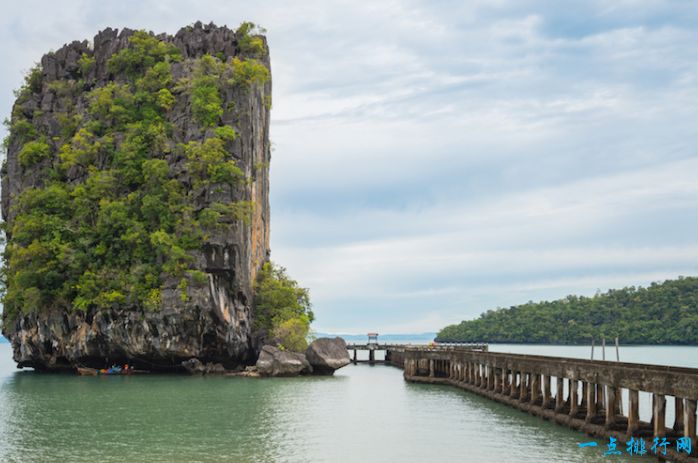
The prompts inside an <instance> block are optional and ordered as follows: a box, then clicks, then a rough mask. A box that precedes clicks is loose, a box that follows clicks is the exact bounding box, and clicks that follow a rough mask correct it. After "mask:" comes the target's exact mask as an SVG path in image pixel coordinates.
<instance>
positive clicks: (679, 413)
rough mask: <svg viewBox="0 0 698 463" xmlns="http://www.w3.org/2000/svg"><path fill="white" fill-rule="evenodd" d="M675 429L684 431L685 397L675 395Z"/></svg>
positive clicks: (679, 431)
mask: <svg viewBox="0 0 698 463" xmlns="http://www.w3.org/2000/svg"><path fill="white" fill-rule="evenodd" d="M674 431H676V432H678V433H681V432H683V398H681V397H674Z"/></svg>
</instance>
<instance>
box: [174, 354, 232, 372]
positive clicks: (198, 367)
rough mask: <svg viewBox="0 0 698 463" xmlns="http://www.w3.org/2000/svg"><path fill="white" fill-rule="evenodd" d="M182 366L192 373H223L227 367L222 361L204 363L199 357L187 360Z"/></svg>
mask: <svg viewBox="0 0 698 463" xmlns="http://www.w3.org/2000/svg"><path fill="white" fill-rule="evenodd" d="M182 366H183V367H184V369H185V370H187V371H188V372H189V373H191V374H192V375H222V374H223V373H225V368H224V367H223V365H221V364H220V363H206V364H204V363H202V362H201V360H199V359H197V358H193V359H189V360H185V361H184V362H182Z"/></svg>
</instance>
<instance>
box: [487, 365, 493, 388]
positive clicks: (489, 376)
mask: <svg viewBox="0 0 698 463" xmlns="http://www.w3.org/2000/svg"><path fill="white" fill-rule="evenodd" d="M494 388H495V385H494V367H493V366H492V365H488V366H487V390H488V391H493V390H494Z"/></svg>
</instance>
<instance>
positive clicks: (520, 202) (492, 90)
mask: <svg viewBox="0 0 698 463" xmlns="http://www.w3.org/2000/svg"><path fill="white" fill-rule="evenodd" d="M9 3H10V2H3V3H2V5H1V6H0V44H1V45H0V62H2V63H3V67H2V72H0V114H2V115H3V117H5V116H7V115H9V113H10V108H11V103H12V99H13V97H12V89H13V88H17V87H18V86H19V85H20V83H21V76H22V72H23V71H25V70H27V69H28V68H30V67H31V65H32V64H33V63H34V62H36V61H38V60H39V59H40V57H41V55H42V54H43V53H45V52H46V51H48V50H51V49H56V48H58V47H60V46H61V45H62V44H64V43H66V42H69V41H72V40H75V39H80V40H81V39H90V38H91V37H93V36H94V34H95V33H96V32H97V31H98V30H100V29H103V28H105V27H107V26H111V27H118V28H121V27H131V28H145V29H149V30H153V31H155V32H169V33H174V32H176V31H177V30H178V29H179V28H180V27H182V26H185V25H187V24H191V23H193V22H194V21H196V20H198V19H200V20H202V21H204V22H209V21H213V22H215V23H217V24H219V25H220V24H227V25H229V26H231V27H234V26H237V25H238V24H239V23H240V22H241V21H243V20H251V21H253V22H256V23H258V24H260V25H262V26H264V27H265V28H267V30H268V39H269V44H270V47H271V57H272V74H273V81H274V103H273V104H274V107H273V110H272V131H271V138H272V143H273V146H274V151H273V154H272V158H273V159H272V183H271V202H272V258H273V259H274V260H275V261H276V262H278V263H280V264H282V265H284V266H286V267H287V268H288V269H289V272H290V273H291V275H292V276H294V277H295V278H297V279H298V280H300V281H301V283H302V284H303V285H304V286H307V287H309V288H310V289H311V295H312V297H313V301H314V306H315V312H316V315H317V322H316V324H315V325H316V329H317V330H320V331H334V332H345V333H346V332H365V331H367V330H378V331H380V332H384V333H385V332H420V331H427V330H436V329H438V328H440V327H442V326H443V325H444V324H447V323H452V322H458V321H460V320H462V319H470V318H473V317H476V316H477V315H478V314H479V313H480V312H482V311H484V310H487V309H490V308H494V307H497V306H509V305H513V304H517V303H521V302H525V301H528V300H539V299H549V298H558V297H561V296H564V295H566V294H570V293H576V294H586V295H591V294H594V293H595V292H596V291H597V290H601V291H604V290H606V289H609V288H613V287H622V286H626V285H645V284H647V283H649V282H652V281H658V280H663V279H666V278H674V277H676V276H678V275H695V274H698V181H697V177H698V27H697V26H698V8H696V6H695V3H694V2H693V1H692V0H686V1H680V0H675V1H671V0H663V1H660V0H644V1H640V0H614V1H612V2H609V1H602V0H584V1H577V2H574V1H557V2H535V1H525V0H511V1H508V0H474V1H464V0H461V1H434V0H431V1H429V0H425V1H366V2H360V1H357V0H351V1H334V0H332V1H330V0H320V1H317V2H313V1H305V0H301V1H294V2H280V1H266V2H249V1H230V0H203V1H196V2H193V1H190V2H184V1H169V2H168V1H165V0H156V1H152V0H136V1H134V0H122V1H119V2H104V1H87V0H83V1H77V0H75V1H59V0H54V1H34V0H24V1H22V2H11V3H12V5H9ZM262 4H263V6H260V5H262Z"/></svg>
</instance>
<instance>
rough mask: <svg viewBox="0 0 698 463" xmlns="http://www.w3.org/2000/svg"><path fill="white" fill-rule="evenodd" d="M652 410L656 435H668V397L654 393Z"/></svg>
mask: <svg viewBox="0 0 698 463" xmlns="http://www.w3.org/2000/svg"><path fill="white" fill-rule="evenodd" d="M652 397H653V400H652V405H653V406H652V410H653V413H652V415H653V421H654V436H655V437H663V436H665V435H666V425H665V422H664V420H665V418H666V413H665V412H666V397H664V394H656V393H655V394H653V395H652ZM609 408H610V407H609Z"/></svg>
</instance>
